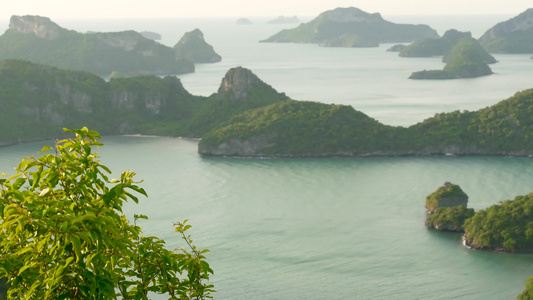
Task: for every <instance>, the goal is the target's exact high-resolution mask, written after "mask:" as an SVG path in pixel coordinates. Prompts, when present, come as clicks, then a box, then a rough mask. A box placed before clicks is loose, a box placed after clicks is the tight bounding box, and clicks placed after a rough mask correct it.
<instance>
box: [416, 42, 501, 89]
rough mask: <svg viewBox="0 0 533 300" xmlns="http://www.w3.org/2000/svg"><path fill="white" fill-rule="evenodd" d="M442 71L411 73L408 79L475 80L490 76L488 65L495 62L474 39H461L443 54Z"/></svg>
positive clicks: (490, 71)
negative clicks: (443, 64) (443, 63)
mask: <svg viewBox="0 0 533 300" xmlns="http://www.w3.org/2000/svg"><path fill="white" fill-rule="evenodd" d="M443 61H444V62H446V65H445V66H444V69H443V70H429V71H428V70H424V71H418V72H413V73H412V74H411V76H410V77H409V78H410V79H457V78H475V77H481V76H487V75H490V74H492V70H491V68H490V67H489V65H488V63H494V62H496V60H495V59H494V57H492V55H490V54H489V53H487V52H486V51H485V50H484V49H483V47H481V46H480V45H479V43H478V42H477V41H476V40H475V39H472V38H470V39H462V40H461V41H460V42H459V43H457V44H456V45H455V46H454V47H453V48H452V49H451V50H450V51H448V52H447V53H446V54H444V57H443Z"/></svg>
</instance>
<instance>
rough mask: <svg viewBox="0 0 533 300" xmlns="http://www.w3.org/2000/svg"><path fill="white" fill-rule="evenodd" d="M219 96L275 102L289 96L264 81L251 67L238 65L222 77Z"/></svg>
mask: <svg viewBox="0 0 533 300" xmlns="http://www.w3.org/2000/svg"><path fill="white" fill-rule="evenodd" d="M217 98H218V99H227V100H233V101H239V102H250V101H255V102H262V103H274V102H276V101H279V100H282V99H286V98H287V97H286V96H285V94H284V93H278V92H277V91H276V90H275V89H274V88H272V87H271V86H270V85H268V84H266V83H265V82H263V81H262V80H261V79H259V77H257V75H255V74H254V73H252V71H250V70H249V69H246V68H243V67H237V68H232V69H230V70H229V71H228V72H226V75H224V78H222V82H221V83H220V86H219V88H218V91H217Z"/></svg>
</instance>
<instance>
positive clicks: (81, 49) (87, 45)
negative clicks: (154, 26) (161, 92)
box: [0, 16, 220, 76]
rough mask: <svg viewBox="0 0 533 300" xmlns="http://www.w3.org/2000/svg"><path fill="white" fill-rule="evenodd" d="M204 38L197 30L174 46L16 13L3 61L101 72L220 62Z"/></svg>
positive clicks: (160, 71) (185, 68)
mask: <svg viewBox="0 0 533 300" xmlns="http://www.w3.org/2000/svg"><path fill="white" fill-rule="evenodd" d="M145 35H146V33H145ZM191 35H192V36H194V37H195V38H193V37H191ZM200 40H201V41H203V35H202V34H201V32H200V33H198V32H197V31H193V32H192V33H188V34H187V35H186V36H185V37H184V38H183V39H182V40H181V41H180V42H179V43H178V44H177V45H176V46H175V47H174V48H171V47H167V46H165V45H163V44H160V43H158V42H156V41H154V40H153V39H152V38H150V37H149V38H147V37H145V36H143V34H141V33H138V32H135V31H133V30H129V31H121V32H93V33H79V32H76V31H74V30H67V29H65V28H62V27H60V26H59V25H57V24H56V23H54V22H52V21H51V20H50V19H49V18H46V17H41V16H12V17H11V19H10V23H9V29H8V30H6V32H5V33H4V34H3V35H2V36H0V60H6V59H23V60H29V61H32V62H35V63H40V64H46V65H50V66H56V67H59V68H63V69H69V70H79V71H87V72H91V73H94V74H97V75H100V76H109V75H110V74H111V73H112V72H119V73H121V74H125V75H145V74H154V75H168V74H182V73H191V72H194V69H195V67H194V62H193V61H199V62H216V61H220V57H219V56H218V54H216V53H215V54H212V53H211V52H213V53H214V51H213V49H212V47H211V46H210V45H208V44H207V43H205V41H203V43H202V42H201V41H200ZM210 51H211V52H210ZM191 52H193V53H195V54H196V55H193V54H191ZM206 55H210V57H208V58H205V56H206ZM217 56H218V57H217Z"/></svg>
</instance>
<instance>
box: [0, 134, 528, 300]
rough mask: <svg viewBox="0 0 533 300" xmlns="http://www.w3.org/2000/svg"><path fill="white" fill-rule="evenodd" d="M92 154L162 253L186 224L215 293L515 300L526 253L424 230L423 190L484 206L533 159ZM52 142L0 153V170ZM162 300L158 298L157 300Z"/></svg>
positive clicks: (109, 141) (157, 150)
mask: <svg viewBox="0 0 533 300" xmlns="http://www.w3.org/2000/svg"><path fill="white" fill-rule="evenodd" d="M103 142H104V144H105V146H104V147H101V148H99V149H96V152H97V153H99V154H100V156H101V160H102V163H104V164H105V165H108V166H109V167H110V168H111V170H113V172H114V174H113V176H112V177H118V176H119V174H120V172H122V171H126V170H128V169H132V170H133V171H134V172H136V173H137V174H138V175H137V177H138V179H142V180H144V181H143V183H142V186H143V187H144V188H145V189H146V190H147V192H148V194H149V198H148V199H142V200H141V201H140V203H139V204H138V205H135V204H133V203H129V204H128V205H127V206H126V209H125V214H126V215H127V216H128V217H130V218H131V217H132V216H133V214H135V213H137V214H146V215H148V216H149V218H150V219H149V220H147V221H143V222H142V223H141V224H140V225H141V226H142V227H143V228H144V229H145V234H147V235H157V236H159V237H162V238H164V239H165V240H166V241H167V244H168V247H169V248H175V247H183V246H184V245H183V244H182V243H181V240H180V239H179V237H178V236H177V235H176V234H175V233H174V232H173V230H172V223H173V222H175V221H179V220H183V219H189V220H190V221H189V222H190V224H192V225H193V227H192V229H191V234H192V236H193V239H194V241H195V243H196V244H197V245H198V246H199V247H200V248H208V249H210V250H211V252H210V253H209V254H208V260H209V262H210V264H211V266H212V268H213V269H214V270H215V275H214V276H213V278H212V281H213V283H214V284H215V288H216V290H217V293H216V294H215V299H250V298H253V299H324V298H328V299H514V297H515V296H516V295H517V294H518V293H519V292H520V291H521V290H522V289H523V284H524V280H525V279H526V278H528V277H529V276H531V275H533V268H531V266H532V263H533V256H531V255H509V254H501V253H490V252H481V251H475V250H469V249H467V248H465V247H463V246H462V244H461V237H460V235H458V234H447V233H437V232H434V231H432V230H428V229H427V228H426V227H425V226H424V220H425V209H424V201H425V196H426V195H428V194H429V193H431V192H433V191H434V190H435V189H436V188H437V187H438V186H440V185H442V184H443V183H444V182H445V181H451V182H453V183H457V184H460V185H461V187H462V188H463V189H464V190H465V192H466V193H467V194H468V195H469V196H470V200H469V206H470V207H473V208H475V209H482V208H486V207H488V206H490V205H492V204H495V203H497V202H498V201H501V200H505V199H511V198H514V196H516V195H521V194H526V193H529V192H530V191H532V190H533V188H532V184H531V182H533V160H531V159H528V158H508V157H429V158H428V157H426V158H422V157H410V158H367V159H341V158H338V159H335V158H331V159H231V158H202V157H200V156H198V155H197V153H196V150H197V148H196V147H197V141H194V140H184V139H179V138H164V137H138V136H137V137H135V136H124V137H105V138H104V139H103ZM44 144H49V143H44V142H40V143H30V144H22V145H16V146H11V147H4V148H0V158H1V159H0V169H1V170H11V167H12V166H14V165H15V164H16V163H17V162H18V161H19V160H20V159H21V155H29V154H31V153H34V152H36V151H37V150H38V149H39V148H40V147H41V146H42V145H44ZM161 299H164V298H161Z"/></svg>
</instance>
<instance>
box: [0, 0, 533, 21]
mask: <svg viewBox="0 0 533 300" xmlns="http://www.w3.org/2000/svg"><path fill="white" fill-rule="evenodd" d="M3 2H4V3H2V5H1V11H0V19H8V18H9V17H10V16H11V15H40V16H46V17H50V18H52V19H70V18H81V19H100V18H154V17H160V18H186V17H257V16H279V15H285V16H293V15H296V16H300V17H301V16H317V15H318V14H319V13H321V12H323V11H326V10H330V9H333V8H336V7H349V6H354V7H358V8H360V9H362V10H364V11H366V12H371V13H373V12H379V13H381V14H382V15H385V16H386V15H413V14H512V15H517V14H519V13H521V12H523V11H525V10H526V9H527V8H529V7H533V1H532V0H352V1H348V0H260V1H259V0H150V1H146V0H144V1H140V0H92V1H88V0H6V1H3Z"/></svg>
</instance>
